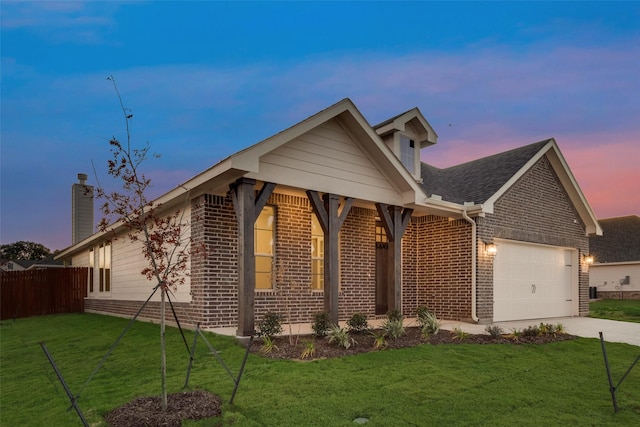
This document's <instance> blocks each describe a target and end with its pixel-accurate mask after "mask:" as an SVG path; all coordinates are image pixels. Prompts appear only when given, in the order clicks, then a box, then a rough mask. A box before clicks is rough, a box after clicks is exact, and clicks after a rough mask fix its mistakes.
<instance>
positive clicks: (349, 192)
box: [59, 99, 600, 335]
mask: <svg viewBox="0 0 640 427" xmlns="http://www.w3.org/2000/svg"><path fill="white" fill-rule="evenodd" d="M436 140H437V136H436V134H435V132H434V131H433V129H432V128H431V126H430V125H429V124H428V122H427V121H426V119H424V117H423V116H422V114H421V113H420V112H419V110H417V109H413V110H410V111H408V112H406V113H403V114H401V115H399V116H396V117H394V118H392V119H390V120H388V121H386V122H384V123H381V124H379V125H377V126H375V127H371V126H370V125H369V124H368V123H367V122H366V120H365V119H364V118H363V117H362V115H361V114H360V112H359V111H358V110H357V108H356V107H355V106H354V105H353V103H352V102H351V101H350V100H348V99H346V100H343V101H341V102H339V103H337V104H335V105H333V106H331V107H329V108H328V109H326V110H323V111H321V112H320V113H318V114H316V115H314V116H312V117H310V118H309V119H307V120H305V121H303V122H301V123H299V124H297V125H295V126H293V127H292V128H289V129H287V130H285V131H283V132H281V133H279V134H277V135H276V136H274V137H272V138H269V139H267V140H265V141H262V142H261V143H259V144H256V145H254V146H252V147H249V148H247V149H245V150H243V151H241V152H239V153H236V154H234V155H232V156H231V157H229V158H228V159H225V160H224V161H222V162H220V163H219V164H217V165H215V166H213V167H212V168H211V169H209V170H207V171H205V172H203V173H201V174H199V175H197V176H196V177H194V178H193V179H192V180H190V181H189V182H187V183H186V185H185V187H186V188H188V190H189V192H188V194H189V202H188V205H187V207H186V209H187V210H188V213H189V215H190V217H191V222H190V230H189V234H190V237H191V244H192V245H194V247H195V246H197V247H204V248H205V250H204V254H206V255H204V256H199V257H193V258H192V259H191V264H190V275H189V277H188V278H187V279H188V280H187V283H186V284H185V285H182V286H181V287H179V288H178V289H177V290H176V292H175V294H174V295H173V297H174V298H175V299H174V300H175V302H176V304H175V305H176V307H178V308H179V310H178V311H179V313H180V316H181V322H183V321H185V322H186V323H191V324H196V323H200V325H201V327H205V328H222V327H234V328H237V334H239V335H250V334H251V333H253V330H254V327H255V323H256V322H257V321H259V319H260V318H261V317H262V315H263V314H264V313H266V312H268V311H275V312H278V313H280V314H283V315H285V316H287V317H288V318H289V319H290V320H291V321H292V322H307V323H308V322H310V321H311V320H312V318H313V315H314V314H315V313H317V312H320V311H326V312H328V313H329V314H330V316H331V319H332V320H333V321H334V322H337V321H338V320H346V319H348V318H349V317H350V316H351V315H352V314H354V313H363V314H366V315H367V316H368V317H369V318H374V317H376V316H384V315H385V314H386V313H387V312H388V311H390V310H392V309H397V310H399V311H401V312H402V313H403V314H404V315H405V316H414V315H415V312H416V309H417V308H418V307H419V306H423V305H424V306H427V307H429V308H430V309H431V310H432V311H434V312H435V313H436V315H437V316H438V317H439V318H442V319H453V320H466V321H476V322H481V323H487V324H488V323H491V322H493V321H499V320H515V319H537V318H544V317H557V316H577V315H586V314H587V313H588V305H587V304H588V292H589V289H588V274H587V270H586V268H585V267H584V265H583V263H582V260H583V257H584V255H585V254H588V252H589V246H588V236H589V235H590V234H598V233H600V229H599V225H598V223H597V221H596V220H595V217H594V215H593V213H592V211H591V209H590V207H589V205H588V203H587V202H586V199H585V198H584V196H583V195H582V193H581V192H580V189H579V187H578V185H577V183H576V182H575V179H574V178H573V176H572V174H571V172H570V170H569V168H568V166H567V165H566V162H565V161H564V159H563V157H562V155H561V153H560V151H559V149H558V147H557V145H556V143H555V141H553V140H548V141H541V142H540V143H537V144H532V145H530V146H527V147H523V148H522V149H516V150H512V151H511V152H507V153H501V154H499V155H496V156H492V157H491V158H486V159H481V160H478V161H477V162H470V163H467V164H465V165H460V166H458V167H454V168H449V169H446V170H439V169H436V168H433V167H431V166H429V165H426V164H424V163H421V162H420V153H421V149H425V151H426V150H428V146H430V145H432V144H434V143H435V142H436ZM491 170H493V171H499V173H498V172H494V173H490V174H489V173H487V171H491ZM185 187H180V188H177V189H175V190H173V191H172V192H170V193H168V194H167V195H165V196H163V197H161V198H160V200H159V202H160V203H163V204H166V205H167V206H168V207H172V206H175V205H176V203H177V202H176V201H178V200H184V196H185V190H184V188H185ZM103 239H104V236H100V235H94V236H91V237H89V238H87V239H85V240H83V241H82V242H79V243H77V244H76V245H74V246H72V247H71V248H68V249H66V250H65V251H63V252H62V253H61V254H60V255H59V259H63V260H65V261H66V262H67V263H70V264H72V265H74V266H88V267H90V275H91V279H90V285H89V286H90V289H89V297H88V299H87V301H86V303H85V307H86V310H87V311H94V312H101V313H109V314H115V315H122V316H132V315H133V314H135V313H136V312H137V310H138V309H139V308H140V306H141V304H142V303H143V302H144V301H145V300H146V299H147V298H148V297H149V295H150V293H151V289H152V287H153V286H152V285H151V284H150V283H149V282H148V281H146V279H144V278H143V277H142V276H141V275H140V274H139V271H140V270H141V269H142V268H143V267H144V260H143V259H142V256H141V255H140V248H139V247H136V246H135V245H133V244H132V243H130V242H128V241H127V240H126V239H124V238H123V239H116V240H114V241H112V242H110V243H106V242H104V241H103ZM489 245H494V247H495V248H497V254H496V255H495V256H494V255H489V254H488V252H487V250H486V249H487V248H488V246H489ZM157 306H158V304H157V298H156V296H154V297H153V298H152V301H151V303H149V304H148V306H147V308H145V311H144V312H143V313H142V317H143V318H144V317H146V318H151V319H153V318H157V311H158V310H157ZM184 319H186V320H184Z"/></svg>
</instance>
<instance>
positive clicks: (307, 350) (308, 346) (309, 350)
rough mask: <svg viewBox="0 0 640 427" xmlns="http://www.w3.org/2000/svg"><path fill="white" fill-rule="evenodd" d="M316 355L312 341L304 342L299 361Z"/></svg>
mask: <svg viewBox="0 0 640 427" xmlns="http://www.w3.org/2000/svg"><path fill="white" fill-rule="evenodd" d="M315 355H316V344H315V343H314V342H313V341H306V342H305V343H304V350H302V354H300V358H301V359H308V358H309V357H313V356H315Z"/></svg>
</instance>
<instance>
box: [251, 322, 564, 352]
mask: <svg viewBox="0 0 640 427" xmlns="http://www.w3.org/2000/svg"><path fill="white" fill-rule="evenodd" d="M405 331H406V333H405V334H404V335H403V336H401V337H399V338H397V339H387V347H386V348H385V349H384V350H376V349H374V343H375V339H374V337H373V336H372V335H371V334H352V335H351V336H352V337H353V339H354V340H355V341H356V342H355V343H353V344H352V345H351V347H349V348H348V349H345V348H343V347H339V346H338V345H336V344H335V343H331V344H329V340H327V339H326V338H316V337H314V336H312V335H304V336H300V337H298V339H297V343H296V342H295V340H296V337H295V336H294V337H293V341H294V343H293V344H291V343H290V340H289V338H290V337H289V336H288V335H284V336H278V337H275V338H274V344H275V347H274V348H273V349H272V350H271V351H270V352H269V353H265V352H264V351H263V343H262V340H261V339H259V338H256V340H255V341H254V342H253V345H252V347H251V351H252V352H253V353H260V354H262V355H263V356H264V357H269V358H274V359H289V360H303V358H302V357H301V355H302V352H303V351H304V350H305V346H306V343H308V342H310V341H313V343H314V348H315V354H314V355H313V356H312V357H307V358H304V360H313V359H328V358H333V357H342V356H348V355H353V354H360V353H367V352H370V351H387V350H390V349H397V348H406V347H415V346H417V345H421V344H431V345H440V344H516V345H517V344H546V343H549V342H555V341H564V340H570V339H574V338H575V336H573V335H569V334H548V335H536V336H522V335H521V336H520V337H518V339H517V340H515V339H513V338H511V337H509V336H507V335H503V336H500V337H492V336H491V335H485V334H481V335H473V334H469V335H468V336H467V337H465V338H464V339H460V338H458V336H457V335H456V334H454V333H453V332H451V331H447V330H440V331H439V332H438V333H437V334H435V335H431V336H429V337H428V338H426V339H425V338H423V337H422V335H421V331H420V328H417V327H408V328H405Z"/></svg>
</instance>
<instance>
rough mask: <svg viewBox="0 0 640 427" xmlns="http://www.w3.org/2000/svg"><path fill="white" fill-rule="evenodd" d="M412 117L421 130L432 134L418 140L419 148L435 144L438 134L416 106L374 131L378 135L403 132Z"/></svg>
mask: <svg viewBox="0 0 640 427" xmlns="http://www.w3.org/2000/svg"><path fill="white" fill-rule="evenodd" d="M414 119H415V120H417V121H418V123H419V124H420V126H421V127H422V129H421V132H423V133H426V134H427V135H433V137H432V138H427V139H425V140H424V141H420V148H425V147H427V146H430V145H434V144H436V143H437V142H438V134H437V133H436V131H435V130H434V129H433V127H432V126H431V124H430V123H429V122H428V121H427V119H426V118H425V117H424V115H423V114H422V113H421V112H420V110H419V109H418V108H417V107H415V108H412V109H411V110H409V111H407V112H406V113H403V114H401V115H400V116H398V117H396V118H395V119H393V120H392V121H391V122H389V123H387V124H385V125H384V126H380V127H379V128H377V129H376V133H377V134H378V135H380V136H384V135H387V134H389V133H392V132H404V131H405V130H406V124H407V123H409V122H410V121H411V120H414Z"/></svg>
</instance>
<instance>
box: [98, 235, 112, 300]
mask: <svg viewBox="0 0 640 427" xmlns="http://www.w3.org/2000/svg"><path fill="white" fill-rule="evenodd" d="M98 256H99V257H100V260H99V269H100V292H111V243H104V244H102V245H100V249H99V250H98Z"/></svg>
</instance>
